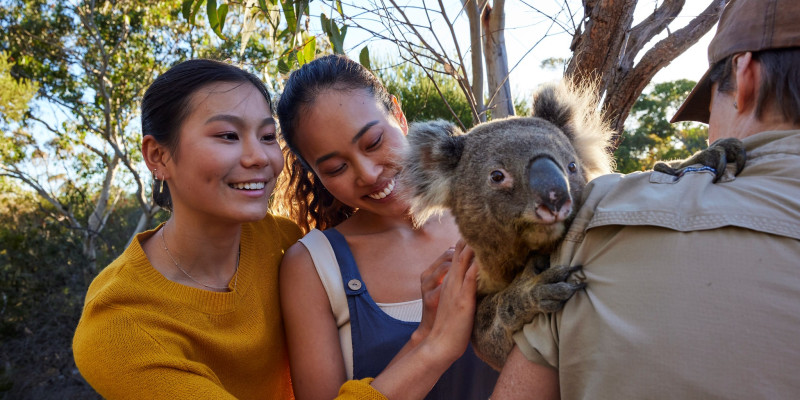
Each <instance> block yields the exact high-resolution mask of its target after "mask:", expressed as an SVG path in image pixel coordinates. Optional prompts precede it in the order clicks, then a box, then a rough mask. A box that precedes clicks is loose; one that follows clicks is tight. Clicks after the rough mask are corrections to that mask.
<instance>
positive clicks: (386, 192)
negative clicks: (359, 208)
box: [367, 178, 394, 200]
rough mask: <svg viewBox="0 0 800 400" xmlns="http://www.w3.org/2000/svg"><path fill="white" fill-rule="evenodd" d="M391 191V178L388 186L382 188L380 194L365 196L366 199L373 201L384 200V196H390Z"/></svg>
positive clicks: (392, 184) (392, 185)
mask: <svg viewBox="0 0 800 400" xmlns="http://www.w3.org/2000/svg"><path fill="white" fill-rule="evenodd" d="M393 190H394V178H392V180H391V181H389V184H388V185H386V187H385V188H383V190H381V191H380V192H376V193H372V194H369V195H367V197H369V198H370V199H375V200H380V199H384V198H386V196H388V195H390V194H392V191H393Z"/></svg>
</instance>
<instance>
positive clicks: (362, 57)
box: [358, 46, 372, 70]
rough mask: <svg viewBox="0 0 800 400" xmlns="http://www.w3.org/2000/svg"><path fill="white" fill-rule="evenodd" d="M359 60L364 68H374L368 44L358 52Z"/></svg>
mask: <svg viewBox="0 0 800 400" xmlns="http://www.w3.org/2000/svg"><path fill="white" fill-rule="evenodd" d="M358 62H360V63H361V65H363V66H364V68H366V69H369V70H371V69H372V68H370V66H369V48H367V46H364V48H363V49H361V52H360V53H359V54H358Z"/></svg>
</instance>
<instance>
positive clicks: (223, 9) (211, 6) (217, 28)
mask: <svg viewBox="0 0 800 400" xmlns="http://www.w3.org/2000/svg"><path fill="white" fill-rule="evenodd" d="M206 12H207V13H208V24H209V26H211V30H213V31H214V33H216V34H217V36H219V37H220V39H222V40H225V35H223V34H222V27H223V26H224V25H225V16H226V15H227V14H228V5H227V4H222V5H220V6H219V8H217V0H206Z"/></svg>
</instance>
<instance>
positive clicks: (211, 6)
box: [206, 0, 219, 31]
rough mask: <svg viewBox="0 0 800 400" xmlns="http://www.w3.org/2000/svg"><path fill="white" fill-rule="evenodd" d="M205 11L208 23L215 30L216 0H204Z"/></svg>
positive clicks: (216, 19) (216, 24) (216, 20)
mask: <svg viewBox="0 0 800 400" xmlns="http://www.w3.org/2000/svg"><path fill="white" fill-rule="evenodd" d="M206 13H208V25H209V26H210V27H211V29H213V30H215V31H216V29H217V27H218V26H219V18H217V0H206Z"/></svg>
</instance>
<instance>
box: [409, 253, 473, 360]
mask: <svg viewBox="0 0 800 400" xmlns="http://www.w3.org/2000/svg"><path fill="white" fill-rule="evenodd" d="M474 258H475V252H474V251H473V250H472V248H470V247H469V246H467V245H466V243H464V241H463V240H459V241H458V243H457V244H456V247H455V249H454V251H453V256H452V262H451V265H450V267H449V270H448V272H447V274H446V275H445V276H444V279H443V280H442V284H441V286H440V287H439V288H438V289H437V290H438V293H437V294H436V297H438V302H437V303H438V306H437V307H436V319H435V320H434V321H433V326H432V327H431V329H430V333H429V334H428V335H427V338H426V340H430V342H431V343H430V345H431V346H433V347H434V348H437V349H438V347H439V346H441V348H440V349H438V350H440V351H441V354H442V355H443V356H445V357H447V358H448V359H450V360H451V362H452V361H455V360H456V359H458V357H460V356H461V355H462V354H463V353H464V351H465V350H466V348H467V344H468V343H469V339H470V336H471V334H472V324H473V322H474V319H475V292H476V287H477V283H476V279H477V275H478V265H477V263H474V262H473V260H474ZM423 317H424V316H423Z"/></svg>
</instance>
